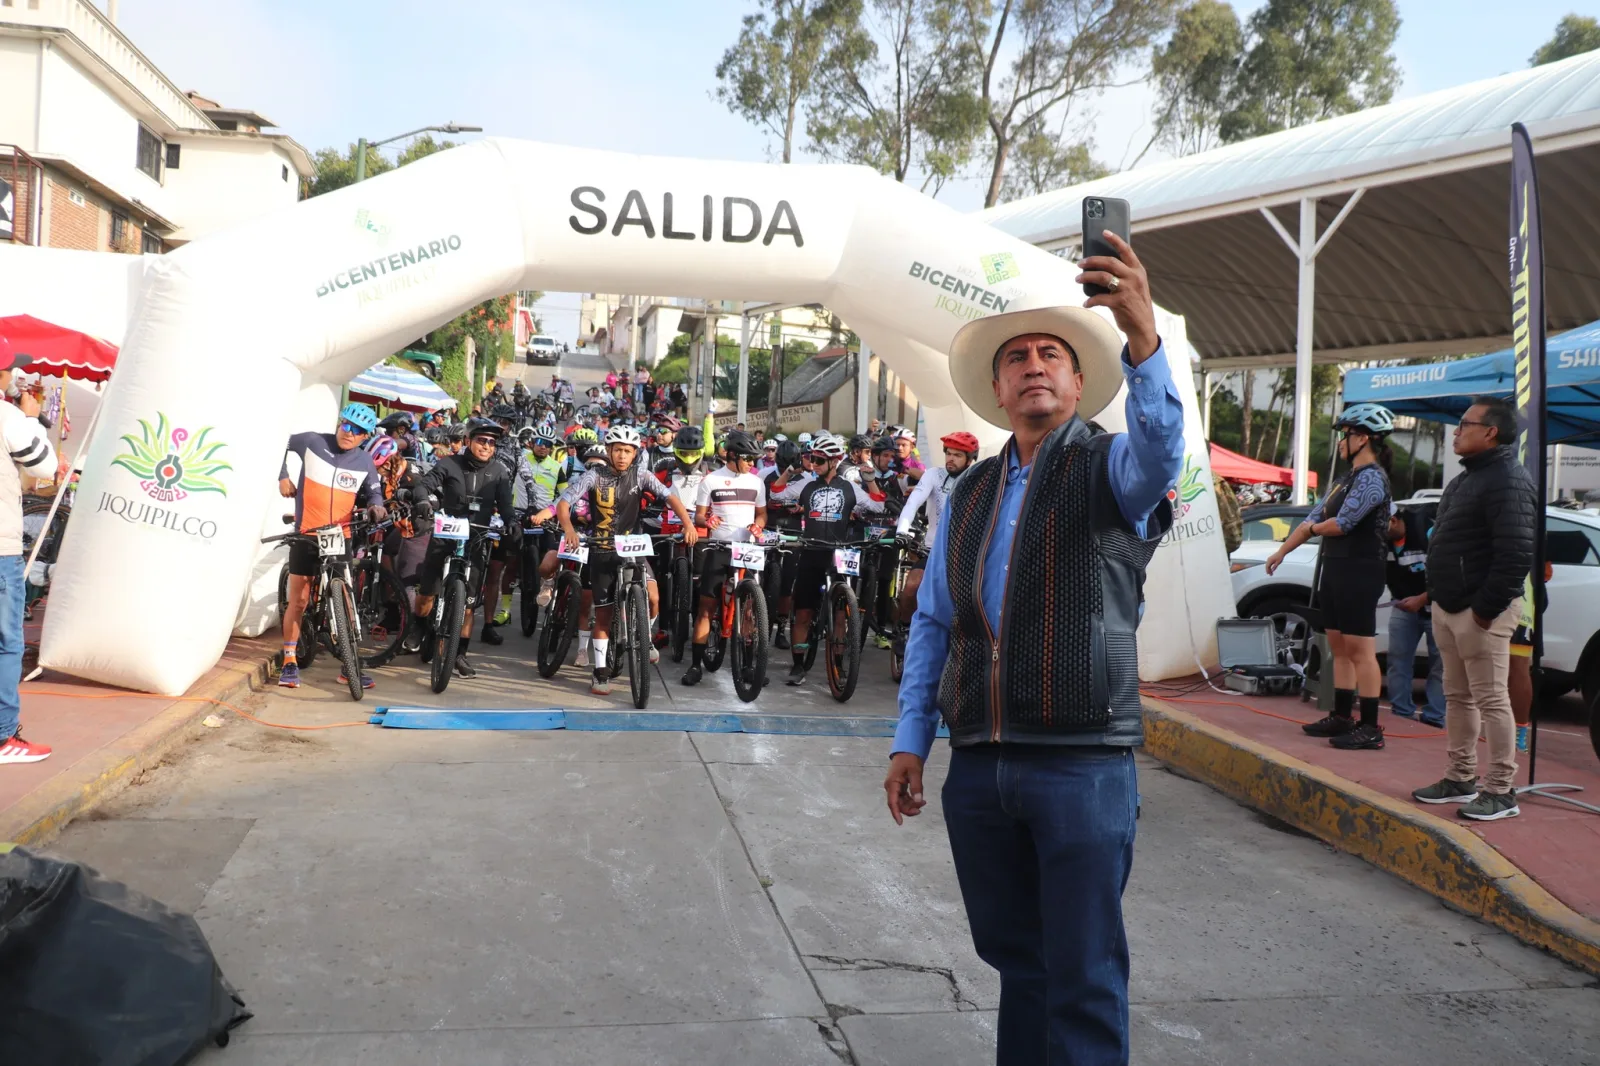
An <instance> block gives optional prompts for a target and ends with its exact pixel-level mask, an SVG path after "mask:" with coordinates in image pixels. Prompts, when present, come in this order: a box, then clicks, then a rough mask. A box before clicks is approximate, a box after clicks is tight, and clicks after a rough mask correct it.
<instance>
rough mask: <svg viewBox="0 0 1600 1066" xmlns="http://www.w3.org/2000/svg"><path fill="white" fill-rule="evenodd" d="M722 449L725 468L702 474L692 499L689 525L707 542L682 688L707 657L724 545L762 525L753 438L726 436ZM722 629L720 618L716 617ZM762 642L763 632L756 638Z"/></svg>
mask: <svg viewBox="0 0 1600 1066" xmlns="http://www.w3.org/2000/svg"><path fill="white" fill-rule="evenodd" d="M724 447H725V449H726V451H727V454H728V461H727V464H726V465H724V466H722V467H720V468H719V469H716V470H713V471H712V472H711V473H709V474H707V475H706V476H705V478H704V479H702V480H701V482H700V490H699V492H698V493H697V494H696V496H695V509H694V521H695V525H697V526H704V527H705V528H706V529H707V530H708V531H709V532H710V536H711V539H712V540H714V541H716V542H718V543H717V544H716V545H715V546H713V545H707V546H706V547H705V548H704V549H702V551H701V553H700V603H699V607H698V610H697V611H696V613H695V619H694V658H693V660H692V661H691V663H690V665H689V671H688V672H687V673H686V674H684V675H683V683H684V684H685V685H697V684H699V683H700V677H701V674H702V671H703V664H704V662H705V658H706V642H707V640H708V639H709V638H710V636H711V626H712V624H713V620H712V618H711V611H712V607H713V603H714V600H713V597H714V596H715V595H716V591H717V589H718V587H719V586H721V584H722V583H723V582H724V581H726V580H727V579H728V565H729V563H730V561H731V552H730V550H729V549H728V548H726V547H723V546H722V545H724V544H731V543H735V542H746V541H751V540H754V539H755V538H756V537H758V536H759V535H760V534H761V531H762V530H763V529H764V528H766V524H767V486H766V483H765V482H764V481H762V480H761V478H759V477H757V476H756V474H755V471H754V467H755V461H756V455H757V454H758V453H759V451H760V449H759V448H758V447H757V446H756V441H755V438H754V437H752V436H750V434H748V433H746V432H745V431H744V430H742V429H736V430H733V431H732V432H730V433H729V434H728V437H727V442H726V444H725V446H724ZM715 624H717V625H721V624H722V620H721V619H720V618H719V619H716V621H715ZM761 639H762V640H765V639H766V634H765V633H763V634H762V635H761Z"/></svg>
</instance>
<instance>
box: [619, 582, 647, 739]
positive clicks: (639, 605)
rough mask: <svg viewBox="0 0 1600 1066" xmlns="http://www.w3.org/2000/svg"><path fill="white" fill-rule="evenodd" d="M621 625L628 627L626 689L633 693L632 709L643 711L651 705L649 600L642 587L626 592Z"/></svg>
mask: <svg viewBox="0 0 1600 1066" xmlns="http://www.w3.org/2000/svg"><path fill="white" fill-rule="evenodd" d="M623 621H624V624H625V625H626V626H627V627H628V640H627V645H628V647H627V649H626V654H627V656H628V688H629V689H630V690H631V691H632V693H633V705H634V706H635V707H637V708H638V709H639V710H641V711H642V710H644V705H645V704H647V703H649V702H650V600H649V597H648V596H646V594H645V591H644V586H643V585H635V586H633V587H632V588H630V589H629V590H628V612H627V618H625V619H624V620H623Z"/></svg>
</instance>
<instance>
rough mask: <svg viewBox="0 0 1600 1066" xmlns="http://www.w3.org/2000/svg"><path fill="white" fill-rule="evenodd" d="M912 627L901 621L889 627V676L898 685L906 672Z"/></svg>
mask: <svg viewBox="0 0 1600 1066" xmlns="http://www.w3.org/2000/svg"><path fill="white" fill-rule="evenodd" d="M910 629H911V627H910V626H906V625H902V624H901V623H899V622H895V623H893V624H892V625H891V626H890V627H889V630H890V632H889V677H890V678H891V679H893V681H894V683H895V684H897V685H898V684H899V683H900V679H901V678H903V677H904V676H905V674H906V653H905V646H906V640H907V638H908V637H909V636H910V635H911V634H910Z"/></svg>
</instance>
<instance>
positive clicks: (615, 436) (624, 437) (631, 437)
mask: <svg viewBox="0 0 1600 1066" xmlns="http://www.w3.org/2000/svg"><path fill="white" fill-rule="evenodd" d="M606 443H607V444H631V445H633V446H634V447H635V448H637V447H639V443H640V441H639V431H638V430H637V429H634V428H633V427H632V426H612V427H611V428H610V429H608V430H606Z"/></svg>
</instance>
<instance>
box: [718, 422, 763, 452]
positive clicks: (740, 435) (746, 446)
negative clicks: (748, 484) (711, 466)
mask: <svg viewBox="0 0 1600 1066" xmlns="http://www.w3.org/2000/svg"><path fill="white" fill-rule="evenodd" d="M723 448H724V449H725V450H726V451H727V453H728V455H729V457H730V458H740V459H754V458H755V457H756V456H757V455H760V454H761V446H760V445H759V444H757V443H756V439H755V438H754V437H752V436H751V435H750V434H748V433H746V432H745V431H744V430H742V429H736V430H733V431H732V432H730V433H729V434H728V438H727V440H726V441H725V442H724V444H723Z"/></svg>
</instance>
